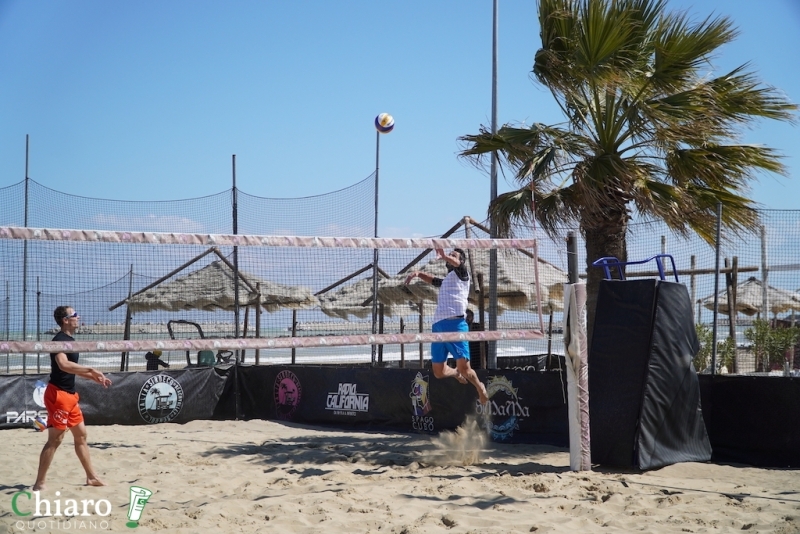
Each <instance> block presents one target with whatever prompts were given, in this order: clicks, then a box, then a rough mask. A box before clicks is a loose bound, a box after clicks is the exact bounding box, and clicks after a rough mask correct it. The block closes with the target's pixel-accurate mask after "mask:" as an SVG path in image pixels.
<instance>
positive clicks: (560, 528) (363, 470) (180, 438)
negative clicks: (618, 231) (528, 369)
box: [0, 421, 800, 534]
mask: <svg viewBox="0 0 800 534" xmlns="http://www.w3.org/2000/svg"><path fill="white" fill-rule="evenodd" d="M0 440H2V445H1V447H2V448H1V449H0V450H2V453H0V457H1V458H2V461H0V502H1V503H2V504H0V532H30V531H33V530H35V531H37V532H129V533H130V532H136V533H147V532H165V533H173V532H180V533H192V534H194V533H198V532H204V533H214V532H220V533H232V532H242V533H248V534H249V533H260V532H264V533H267V532H287V533H311V532H325V533H338V532H342V533H357V532H373V533H394V534H412V533H419V534H422V533H437V532H448V533H483V532H492V533H515V532H526V533H527V532H537V533H545V532H570V533H572V532H698V533H700V532H739V533H741V532H743V531H746V532H781V533H790V532H800V473H798V472H797V470H780V469H757V468H753V467H749V466H741V465H720V464H711V463H705V464H702V463H685V464H677V465H673V466H669V467H665V468H662V469H657V470H653V471H649V472H645V473H641V472H633V471H623V470H614V469H607V468H602V467H595V469H594V470H593V471H591V472H571V471H570V470H569V454H568V452H567V450H565V449H560V448H553V447H548V446H539V445H507V444H496V443H491V442H488V441H486V440H485V439H484V437H483V436H482V435H481V434H480V430H479V429H478V426H477V425H475V424H474V423H473V422H468V423H467V424H465V426H464V427H462V428H461V429H460V430H459V432H457V433H448V434H441V435H439V436H437V437H431V436H425V435H418V434H402V433H391V432H365V431H354V430H340V429H333V428H328V427H309V426H300V425H296V424H286V423H279V422H273V421H194V422H191V423H188V424H185V425H177V424H159V425H152V426H91V427H89V440H90V443H91V454H92V460H93V462H94V465H95V467H96V469H97V471H98V473H99V474H100V476H101V477H102V478H103V479H104V480H105V482H106V483H107V484H108V485H107V486H105V487H100V488H96V487H86V486H84V485H83V483H84V476H83V470H82V468H81V466H80V464H79V462H78V460H77V458H76V457H75V454H74V452H73V449H72V438H71V436H68V437H67V438H66V439H65V442H64V444H63V445H62V447H61V448H60V449H59V450H58V452H57V453H56V457H55V460H54V462H53V465H52V468H51V470H50V476H49V480H48V488H47V490H46V491H43V492H42V493H41V494H40V499H48V500H49V501H50V503H51V505H52V506H55V501H56V500H58V499H60V502H61V506H62V509H65V508H66V507H67V506H68V505H69V504H70V503H69V502H68V500H69V499H72V500H74V501H75V502H76V503H80V502H81V501H82V500H86V499H91V500H93V501H95V502H99V503H101V504H100V505H99V513H96V512H98V509H95V508H93V507H92V504H93V503H89V505H88V506H89V510H88V511H87V514H88V515H87V516H80V517H73V518H65V517H54V516H49V517H32V516H25V517H22V516H18V515H15V514H14V512H13V511H12V507H11V501H12V499H13V497H14V495H15V494H18V492H21V491H30V485H31V484H32V482H33V480H34V478H35V473H36V467H37V463H38V455H39V451H40V449H41V446H42V444H43V443H44V441H45V435H44V434H43V433H39V432H36V431H34V430H30V429H13V430H0ZM134 485H136V486H141V487H144V488H147V489H149V490H152V491H153V492H154V493H153V495H152V496H151V497H150V498H149V501H148V502H147V503H146V505H145V507H144V509H143V511H142V515H141V518H140V520H139V523H138V527H137V528H136V529H135V530H134V529H131V528H128V527H127V526H126V523H127V522H128V515H127V514H128V503H129V488H130V486H134ZM56 492H59V493H58V494H56ZM103 500H105V501H106V503H109V504H110V506H108V508H109V509H108V512H109V513H108V514H107V515H102V514H104V513H105V512H106V510H105V509H104V507H105V506H107V504H105V503H103ZM33 502H34V501H33V500H32V498H31V499H30V500H28V497H27V494H25V493H21V494H18V495H17V500H16V503H17V509H18V510H19V511H20V512H22V513H26V512H31V513H33V511H34V510H33V508H34V506H33ZM79 509H80V505H79ZM41 511H42V512H43V511H44V510H41ZM51 511H52V510H51ZM67 523H68V524H67ZM40 527H44V528H40Z"/></svg>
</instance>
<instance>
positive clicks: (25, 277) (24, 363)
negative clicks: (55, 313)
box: [22, 135, 30, 375]
mask: <svg viewBox="0 0 800 534" xmlns="http://www.w3.org/2000/svg"><path fill="white" fill-rule="evenodd" d="M29 138H30V136H28V135H25V221H24V226H25V228H27V227H28V181H29V180H30V178H28V154H29V150H28V148H29V143H28V141H29ZM27 340H28V240H27V239H26V240H25V241H24V242H23V244H22V341H27ZM27 360H28V355H27V354H25V353H24V352H23V353H22V374H23V375H24V374H26V373H27V368H28V366H27Z"/></svg>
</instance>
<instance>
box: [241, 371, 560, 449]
mask: <svg viewBox="0 0 800 534" xmlns="http://www.w3.org/2000/svg"><path fill="white" fill-rule="evenodd" d="M239 373H240V379H241V392H242V397H241V398H242V403H241V407H242V410H243V417H245V418H259V419H277V420H283V421H293V422H297V423H304V424H328V425H334V426H342V425H347V426H351V425H354V426H355V425H361V426H367V427H373V428H387V429H395V430H399V431H403V432H420V433H428V434H436V433H438V432H440V431H442V430H453V429H455V428H457V427H458V426H459V425H460V424H462V423H463V422H464V419H465V418H466V416H467V415H470V414H478V415H481V416H483V420H484V421H486V422H487V425H488V426H487V430H488V431H489V433H490V435H491V437H492V439H493V440H495V441H501V442H509V443H520V442H525V443H544V444H551V445H556V446H566V445H567V444H568V439H569V438H568V423H567V405H566V396H565V393H564V384H566V380H565V379H564V377H563V376H561V374H560V373H556V372H551V373H539V372H534V373H531V372H506V371H492V372H483V371H479V372H478V374H479V376H480V378H481V380H483V381H484V383H485V384H486V387H487V391H488V393H489V404H488V406H487V407H486V408H484V407H482V406H481V405H480V404H479V403H478V401H477V393H476V391H475V388H474V387H473V386H472V385H462V384H459V383H458V382H457V381H456V380H453V379H445V380H439V379H437V378H435V377H434V376H433V374H432V372H431V371H430V369H370V368H367V367H331V366H327V367H325V366H258V367H242V368H240V369H239ZM487 416H488V417H487Z"/></svg>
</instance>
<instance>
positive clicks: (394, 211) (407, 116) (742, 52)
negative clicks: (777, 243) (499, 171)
mask: <svg viewBox="0 0 800 534" xmlns="http://www.w3.org/2000/svg"><path fill="white" fill-rule="evenodd" d="M668 9H670V10H688V12H689V13H690V14H691V15H692V16H693V17H694V18H695V19H697V20H702V19H704V18H705V17H707V16H710V15H726V16H729V17H730V18H731V19H732V20H733V22H734V24H735V26H736V27H737V28H738V29H739V31H740V35H739V37H738V38H737V39H736V41H735V42H734V43H731V44H730V45H728V46H726V47H724V48H723V49H722V50H721V51H720V54H719V56H718V57H717V58H715V62H714V64H713V66H710V67H709V75H718V74H721V73H723V72H726V71H728V70H730V69H732V68H734V67H736V66H738V65H741V64H743V63H748V62H749V64H750V66H751V68H752V69H753V70H755V71H756V72H757V73H758V75H759V76H760V78H761V79H762V80H763V81H764V82H765V83H767V84H769V85H772V86H775V87H777V88H779V89H781V90H782V91H783V92H784V93H785V94H786V95H787V96H788V98H789V99H790V100H792V101H793V102H796V103H797V102H800V73H799V72H798V68H797V67H798V64H799V63H800V62H798V51H800V0H760V1H758V2H751V1H737V2H731V1H729V0H670V1H668ZM498 21H499V37H498V71H499V75H498V122H499V124H501V125H502V124H505V123H527V124H530V123H532V122H543V123H551V124H552V123H558V122H561V121H562V117H561V115H560V113H559V110H558V108H557V106H556V104H555V102H554V100H553V99H552V96H551V95H550V93H549V92H548V91H547V90H545V89H544V88H543V87H542V86H540V85H538V84H536V83H535V82H534V81H533V80H532V78H531V76H530V71H531V68H532V64H533V57H534V55H535V53H536V50H537V49H538V47H539V46H540V44H541V42H540V41H539V26H538V21H537V18H536V2H535V1H534V0H500V2H499V17H498ZM491 46H492V1H491V0H468V1H464V0H438V1H433V2H431V1H421V0H405V1H402V2H400V1H393V0H384V1H379V2H376V1H375V0H341V1H339V2H331V1H329V0H304V1H298V2H277V1H273V0H269V1H268V0H259V1H256V0H240V1H237V2H221V1H208V0H171V1H169V2H163V1H161V0H137V1H135V2H133V1H127V2H122V1H119V2H107V1H104V0H70V1H65V0H37V1H34V2H32V1H26V0H0V80H2V81H0V187H4V186H8V185H11V184H15V183H18V182H20V181H21V180H23V179H24V177H25V139H26V135H28V136H30V156H29V170H28V176H30V178H32V179H34V180H36V181H37V182H38V183H40V184H42V185H45V186H47V187H49V188H52V189H56V190H59V191H63V192H67V193H71V194H74V195H78V196H85V197H93V198H105V199H119V200H173V199H183V198H193V197H201V196H206V195H210V194H214V193H218V192H221V191H224V190H226V189H229V188H230V187H231V183H232V182H231V180H232V178H231V177H232V172H231V160H232V155H234V154H235V155H236V180H237V186H238V188H239V189H240V190H242V191H244V192H246V193H248V194H251V195H256V196H262V197H269V198H297V197H306V196H314V195H321V194H324V193H327V192H331V191H336V190H339V189H342V188H345V187H348V186H350V185H352V184H355V183H357V182H360V181H361V180H363V179H365V178H366V177H368V176H369V175H370V174H372V173H373V172H374V171H375V167H376V148H377V136H378V134H377V133H376V131H375V129H374V126H373V121H374V119H375V117H376V116H377V115H378V114H379V113H382V112H387V113H390V114H392V115H393V116H394V118H395V124H396V125H395V128H394V131H392V132H391V133H389V134H386V135H381V137H380V151H379V154H380V162H379V165H380V185H379V190H380V199H381V201H380V203H379V210H378V211H379V223H378V233H379V235H381V236H384V237H418V236H435V235H440V234H441V233H442V232H444V231H445V230H447V229H448V228H450V227H451V226H452V225H453V224H455V223H456V222H457V221H458V220H459V219H460V218H461V217H463V216H464V215H469V216H471V217H473V218H475V219H477V220H484V219H485V217H486V215H485V214H486V207H487V205H488V201H489V195H490V179H489V176H488V174H487V172H486V171H484V170H481V169H477V168H475V167H474V166H472V165H471V164H470V163H469V162H466V161H463V160H462V159H461V158H459V157H458V152H459V150H460V145H459V142H458V138H459V137H460V136H462V135H466V134H473V133H477V132H478V130H479V128H480V127H481V125H489V124H490V121H491V113H492V111H491V69H492V48H491ZM798 128H799V127H798V126H792V125H788V124H782V123H775V122H770V123H764V124H761V125H759V127H757V128H755V129H753V130H750V131H747V132H744V137H743V140H744V141H745V142H748V143H758V144H764V145H768V146H771V147H773V148H775V149H777V150H778V151H780V152H781V153H783V154H784V155H785V157H786V160H785V162H786V164H787V166H788V168H789V173H790V175H791V177H790V178H789V179H784V178H781V177H776V176H762V177H760V179H759V181H758V182H757V183H755V184H754V187H753V190H752V193H751V197H752V198H753V199H754V200H756V201H757V202H759V203H760V204H761V205H762V207H764V208H773V209H796V208H800V205H799V204H798V198H800V130H799V129H798ZM510 188H511V185H510V184H509V183H507V182H506V180H505V178H504V177H503V176H500V178H499V183H498V189H499V191H500V192H501V193H502V192H504V191H507V190H509V189H510Z"/></svg>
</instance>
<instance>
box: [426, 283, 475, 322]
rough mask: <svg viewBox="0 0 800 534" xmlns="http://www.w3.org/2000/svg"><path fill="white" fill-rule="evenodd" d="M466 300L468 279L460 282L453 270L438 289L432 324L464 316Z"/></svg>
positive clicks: (467, 296)
mask: <svg viewBox="0 0 800 534" xmlns="http://www.w3.org/2000/svg"><path fill="white" fill-rule="evenodd" d="M468 298H469V277H467V279H466V280H462V279H461V278H459V277H458V274H456V271H455V270H452V271H450V272H449V273H447V276H445V277H444V280H442V285H441V287H439V299H438V301H437V304H436V312H434V314H433V322H434V323H436V322H439V321H441V320H442V319H448V318H450V317H456V316H458V315H464V314H465V313H466V312H467V299H468Z"/></svg>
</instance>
